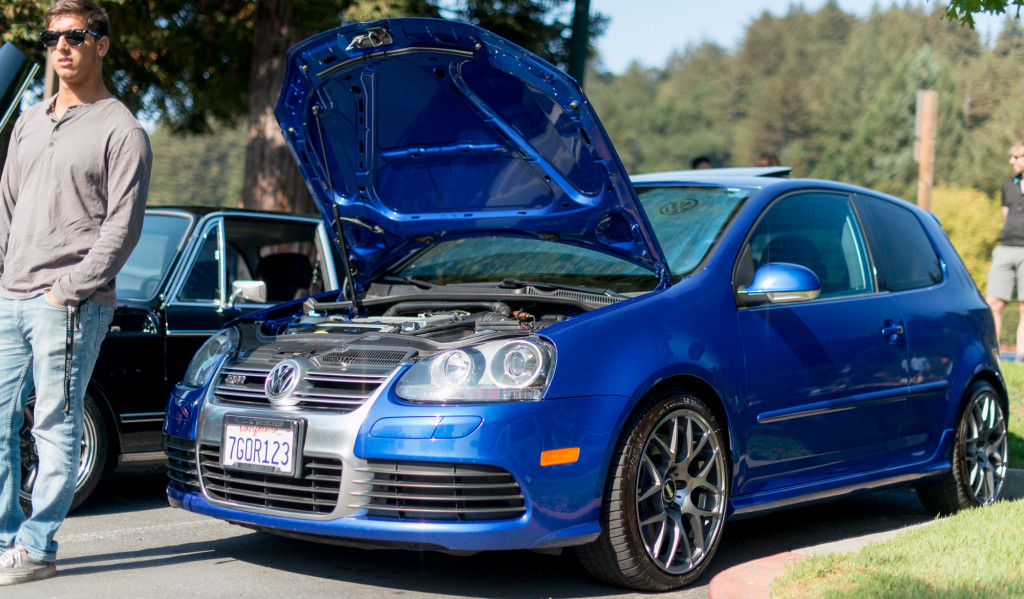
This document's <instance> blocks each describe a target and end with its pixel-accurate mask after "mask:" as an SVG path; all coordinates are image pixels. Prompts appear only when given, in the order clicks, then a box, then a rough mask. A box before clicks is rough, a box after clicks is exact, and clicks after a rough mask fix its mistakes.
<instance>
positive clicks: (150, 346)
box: [21, 206, 338, 507]
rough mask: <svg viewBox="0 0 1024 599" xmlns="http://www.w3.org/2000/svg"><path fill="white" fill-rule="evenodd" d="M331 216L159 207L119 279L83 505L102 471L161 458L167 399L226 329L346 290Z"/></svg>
mask: <svg viewBox="0 0 1024 599" xmlns="http://www.w3.org/2000/svg"><path fill="white" fill-rule="evenodd" d="M332 247H333V244H332V243H331V242H330V241H329V240H328V238H327V233H326V231H325V230H324V226H323V224H322V221H321V220H320V219H319V218H316V217H302V216H294V215H286V214H278V213H270V212H258V211H247V210H229V209H215V208H204V207H196V206H192V207H179V206H175V207H169V206H168V207H164V206H159V207H158V206H150V207H148V208H147V209H146V218H145V224H144V225H143V229H142V237H141V239H140V240H139V244H138V246H136V248H135V250H134V251H133V252H132V255H131V257H130V258H129V259H128V262H127V263H126V264H125V266H124V268H123V269H122V270H121V273H120V274H119V275H118V276H117V282H116V287H117V301H118V307H117V311H116V312H115V315H114V321H113V323H112V324H111V327H110V332H109V333H108V334H107V338H106V340H105V341H104V342H103V346H102V349H101V351H100V356H99V359H98V361H97V362H96V368H95V370H94V371H93V376H92V380H91V381H90V383H89V387H88V389H87V390H86V394H85V422H84V426H83V437H82V459H81V463H80V466H79V470H78V480H77V483H76V485H77V486H76V489H75V499H74V502H73V503H72V507H75V506H78V505H79V504H81V503H82V501H84V500H85V498H86V497H88V495H89V493H91V492H92V490H93V488H94V487H95V486H96V483H97V482H98V481H99V479H100V477H101V476H102V475H103V473H104V472H110V471H129V470H137V469H140V468H146V467H150V466H155V465H159V464H162V463H163V460H164V454H163V452H162V451H161V434H160V425H161V422H162V420H163V414H164V408H165V407H166V405H167V396H168V394H169V392H170V390H171V389H172V388H173V387H174V384H175V383H176V382H178V381H179V380H181V378H182V376H183V375H184V373H185V369H186V368H187V367H188V364H189V361H190V360H191V359H192V356H193V354H195V352H196V350H197V349H198V348H199V346H200V345H202V344H203V342H204V341H206V339H207V338H208V337H209V336H210V335H211V334H212V333H213V332H215V331H217V330H218V329H220V328H221V326H222V325H223V324H224V323H226V322H228V321H231V320H233V319H235V318H237V317H239V316H242V315H244V314H247V313H249V312H253V311H256V310H260V309H263V308H266V307H268V306H270V305H273V304H278V303H282V302H289V301H293V300H300V299H301V298H304V297H306V296H308V295H310V294H313V293H319V292H321V291H328V290H332V289H337V288H338V279H337V275H336V272H335V259H334V255H333V254H332V250H331V249H330V248H332ZM33 405H34V401H33V400H32V399H31V398H30V400H29V402H28V404H27V405H26V407H25V426H24V427H23V429H22V432H21V455H22V489H21V493H22V499H23V500H26V499H27V498H28V496H29V494H30V492H31V489H32V486H33V484H34V482H35V473H36V465H37V459H36V453H35V447H34V439H33V437H32V434H31V426H32V408H33Z"/></svg>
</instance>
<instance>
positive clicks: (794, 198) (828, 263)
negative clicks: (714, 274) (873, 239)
mask: <svg viewBox="0 0 1024 599" xmlns="http://www.w3.org/2000/svg"><path fill="white" fill-rule="evenodd" d="M741 256H742V257H743V258H745V259H746V260H747V261H748V262H751V263H752V264H748V265H747V267H746V268H742V266H743V264H741V265H740V266H741V268H738V269H737V273H738V276H739V277H741V278H747V277H751V276H753V273H754V270H756V269H757V268H758V267H761V266H763V265H765V264H767V263H769V262H789V263H792V264H799V265H801V266H805V267H807V268H809V269H811V270H812V271H814V274H816V275H818V279H819V280H820V281H821V295H820V296H819V297H822V298H826V297H839V296H847V295H855V294H861V293H870V292H872V291H873V282H872V279H871V277H870V272H871V271H870V269H869V268H868V264H869V262H868V254H867V249H866V247H865V244H864V238H863V235H862V233H861V230H860V225H859V224H858V222H857V218H856V215H855V213H854V210H853V206H852V204H851V203H850V200H849V198H848V197H847V196H845V195H841V194H833V193H824V192H820V193H819V192H813V193H800V194H794V195H790V196H787V197H784V198H782V199H780V200H778V201H777V202H775V203H774V204H772V205H771V207H769V208H768V210H767V212H765V214H764V216H763V217H762V218H761V221H760V222H759V223H758V224H757V226H756V227H755V229H754V232H753V234H752V235H751V237H750V241H749V243H748V245H747V247H746V248H744V251H743V252H742V253H741ZM741 261H742V260H741ZM748 282H749V281H738V283H739V284H741V285H743V284H747V283H748Z"/></svg>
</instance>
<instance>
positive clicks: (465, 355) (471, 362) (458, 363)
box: [395, 337, 555, 403]
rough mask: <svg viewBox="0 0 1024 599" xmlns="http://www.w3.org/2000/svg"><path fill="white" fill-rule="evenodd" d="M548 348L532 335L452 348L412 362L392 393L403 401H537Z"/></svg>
mask: <svg viewBox="0 0 1024 599" xmlns="http://www.w3.org/2000/svg"><path fill="white" fill-rule="evenodd" d="M554 361H555V350H554V347H553V346H552V345H551V344H550V343H549V342H547V341H544V340H543V339H540V338H537V337H530V338H527V339H512V340H504V341H491V342H488V343H482V344H480V345H475V346H472V347H466V348H461V349H454V350H450V351H446V352H442V353H440V354H436V355H434V356H431V357H429V358H427V359H425V360H423V361H421V362H417V363H416V364H414V365H413V366H412V367H411V368H410V369H409V370H408V371H407V372H406V373H405V374H404V375H403V376H402V378H401V379H400V380H399V381H398V385H397V386H396V388H395V393H397V394H398V396H399V397H401V398H402V399H405V400H408V401H418V402H431V403H490V402H508V401H536V400H539V399H543V397H544V392H545V391H546V390H547V388H548V383H549V379H550V376H551V371H552V367H553V366H554Z"/></svg>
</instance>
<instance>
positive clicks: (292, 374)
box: [263, 360, 306, 406]
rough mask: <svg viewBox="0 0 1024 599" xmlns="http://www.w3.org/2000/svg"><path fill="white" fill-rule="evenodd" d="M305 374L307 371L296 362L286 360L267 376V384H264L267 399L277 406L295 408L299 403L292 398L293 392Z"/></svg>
mask: <svg viewBox="0 0 1024 599" xmlns="http://www.w3.org/2000/svg"><path fill="white" fill-rule="evenodd" d="M305 374H306V373H305V369H304V368H303V367H302V365H301V364H299V362H298V361H296V360H285V361H284V362H281V363H280V364H278V365H277V366H274V368H273V370H271V371H270V374H268V375H267V382H265V383H263V390H264V391H265V392H266V393H267V399H269V400H270V403H272V404H274V405H275V406H294V405H295V404H297V403H299V399H298V398H297V397H292V392H294V391H295V388H296V387H298V386H299V383H300V382H301V381H302V379H303V377H304V376H305Z"/></svg>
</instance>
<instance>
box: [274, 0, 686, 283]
mask: <svg viewBox="0 0 1024 599" xmlns="http://www.w3.org/2000/svg"><path fill="white" fill-rule="evenodd" d="M276 115H277V118H278V121H279V122H280V124H281V127H282V130H283V132H284V136H285V139H286V140H287V143H288V145H289V147H290V148H291V150H292V152H293V154H294V156H295V158H296V161H297V162H298V165H299V169H300V171H301V172H302V175H303V177H304V178H305V180H306V183H307V185H308V186H309V189H310V192H311V193H312V195H313V197H314V198H315V199H316V201H317V204H318V206H319V209H320V211H321V215H322V216H323V217H324V218H325V220H327V221H328V222H329V223H330V224H331V225H332V232H333V233H334V234H335V235H337V229H336V228H334V227H335V226H337V224H338V223H340V225H341V228H342V230H343V231H344V238H345V244H346V245H347V247H348V250H349V251H348V253H349V256H350V257H351V259H352V264H351V266H352V267H353V270H354V271H355V273H356V279H357V284H358V285H360V286H362V285H363V284H365V283H366V281H367V280H369V279H371V278H372V277H373V276H375V275H377V274H379V273H380V272H381V271H382V270H383V269H385V268H387V267H388V266H390V265H391V264H393V263H394V262H395V261H396V260H399V259H401V258H402V257H404V256H406V255H408V254H409V253H410V252H411V251H414V250H416V249H418V248H421V247H423V246H425V245H428V244H431V243H436V242H439V241H445V240H448V239H454V238H457V237H465V236H474V235H495V234H499V235H521V236H536V237H541V238H544V239H550V240H557V241H562V242H566V243H570V244H575V245H581V246H586V247H592V248H596V249H599V250H600V251H603V252H606V253H609V254H613V255H616V256H619V257H621V258H623V259H626V260H629V261H631V262H633V263H636V264H639V265H641V266H643V267H645V268H647V269H649V270H651V271H652V272H655V273H657V274H659V275H661V276H662V277H663V278H664V277H666V276H667V268H666V267H665V261H664V258H663V257H662V253H661V250H660V248H659V247H658V245H657V242H656V241H655V238H654V235H653V234H652V233H651V227H650V225H649V223H648V222H647V219H646V217H645V216H644V214H643V211H642V210H641V209H640V207H639V200H638V199H637V197H636V195H635V193H634V191H633V189H632V187H631V185H630V183H629V179H628V177H627V176H626V173H625V172H624V170H623V168H622V165H621V163H620V161H619V159H618V157H617V156H616V155H615V152H614V149H613V148H612V145H611V143H610V142H609V141H608V139H607V135H606V134H605V132H604V129H603V128H602V127H601V125H600V122H599V121H598V119H597V117H596V115H595V114H594V112H593V109H592V108H591V106H590V104H589V102H588V100H587V99H586V97H585V96H584V95H583V93H582V91H580V89H579V87H578V86H577V85H576V83H575V82H574V81H573V80H572V79H570V78H569V77H568V76H566V75H565V74H564V73H563V72H561V71H559V70H558V69H556V68H555V67H553V66H551V65H550V64H548V63H546V62H544V61H543V60H541V59H540V58H538V57H537V56H535V55H533V54H531V53H529V52H527V51H525V50H523V49H522V48H519V47H518V46H516V45H514V44H512V43H510V42H508V41H506V40H504V39H502V38H500V37H497V36H495V35H493V34H491V33H489V32H487V31H485V30H483V29H480V28H478V27H475V26H472V25H469V24H466V23H460V22H454V21H445V20H435V19H392V20H385V21H379V22H376V23H369V24H367V23H360V24H354V25H348V26H344V27H341V28H338V29H334V30H331V31H327V32H325V33H322V34H319V35H317V36H315V37H313V38H310V39H308V40H306V41H304V42H302V43H300V44H298V45H297V46H295V47H293V48H292V49H291V50H289V52H288V64H287V68H286V73H285V83H284V88H283V90H282V93H281V97H280V99H279V101H278V105H277V109H276Z"/></svg>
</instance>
